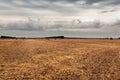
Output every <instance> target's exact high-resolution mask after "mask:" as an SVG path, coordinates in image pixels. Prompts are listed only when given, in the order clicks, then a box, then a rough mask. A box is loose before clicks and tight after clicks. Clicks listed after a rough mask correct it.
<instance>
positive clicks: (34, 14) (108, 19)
mask: <svg viewBox="0 0 120 80" xmlns="http://www.w3.org/2000/svg"><path fill="white" fill-rule="evenodd" d="M0 35H8V36H16V37H45V36H68V37H120V0H0Z"/></svg>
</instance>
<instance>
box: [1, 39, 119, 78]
mask: <svg viewBox="0 0 120 80" xmlns="http://www.w3.org/2000/svg"><path fill="white" fill-rule="evenodd" d="M0 80H120V40H89V39H86V40H84V39H69V40H67V39H61V40H60V39H58V40H45V39H36V40H35V39H24V40H22V39H18V40H12V39H6V40H2V39H1V40H0Z"/></svg>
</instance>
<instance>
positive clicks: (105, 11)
mask: <svg viewBox="0 0 120 80" xmlns="http://www.w3.org/2000/svg"><path fill="white" fill-rule="evenodd" d="M115 11H117V9H112V10H104V11H101V13H108V12H115Z"/></svg>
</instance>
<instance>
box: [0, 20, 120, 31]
mask: <svg viewBox="0 0 120 80" xmlns="http://www.w3.org/2000/svg"><path fill="white" fill-rule="evenodd" d="M119 25H120V20H117V21H115V22H113V23H110V24H108V23H104V22H101V21H99V20H94V21H81V20H80V23H78V22H77V20H76V21H69V22H65V21H53V23H48V22H47V21H44V20H43V21H41V22H38V21H35V20H32V19H29V20H28V21H16V22H13V23H4V24H2V23H1V24H0V29H3V30H19V31H75V30H76V31H81V30H82V31H95V30H96V31H101V30H102V29H104V28H108V31H109V28H110V29H111V30H112V29H113V28H115V29H116V28H120V26H119Z"/></svg>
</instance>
